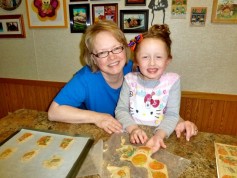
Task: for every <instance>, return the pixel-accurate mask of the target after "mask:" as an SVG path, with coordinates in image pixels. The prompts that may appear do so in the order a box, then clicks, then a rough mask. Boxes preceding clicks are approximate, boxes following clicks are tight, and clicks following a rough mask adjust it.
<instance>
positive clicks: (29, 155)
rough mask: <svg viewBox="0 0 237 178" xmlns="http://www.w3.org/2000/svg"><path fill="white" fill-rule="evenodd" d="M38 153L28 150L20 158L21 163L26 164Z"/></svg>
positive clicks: (37, 151) (36, 150) (35, 150)
mask: <svg viewBox="0 0 237 178" xmlns="http://www.w3.org/2000/svg"><path fill="white" fill-rule="evenodd" d="M38 153H39V150H38V149H34V150H30V151H28V152H26V153H24V154H23V155H22V157H21V161H22V162H27V161H30V160H31V159H33V158H34V157H35V156H36V155H37V154H38Z"/></svg>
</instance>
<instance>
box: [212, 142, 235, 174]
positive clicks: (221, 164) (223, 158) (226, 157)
mask: <svg viewBox="0 0 237 178" xmlns="http://www.w3.org/2000/svg"><path fill="white" fill-rule="evenodd" d="M214 145H215V156H216V164H217V175H218V178H222V177H230V178H232V177H233V178H235V177H237V146H236V145H227V144H222V143H214Z"/></svg>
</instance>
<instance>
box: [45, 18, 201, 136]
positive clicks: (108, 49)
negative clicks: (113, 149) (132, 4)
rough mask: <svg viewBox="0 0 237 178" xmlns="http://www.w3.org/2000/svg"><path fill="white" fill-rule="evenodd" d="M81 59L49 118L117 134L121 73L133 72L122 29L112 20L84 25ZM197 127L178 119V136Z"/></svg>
mask: <svg viewBox="0 0 237 178" xmlns="http://www.w3.org/2000/svg"><path fill="white" fill-rule="evenodd" d="M81 46H83V47H84V49H82V54H81V55H82V59H83V60H84V62H85V63H86V66H84V67H83V68H82V69H80V70H79V71H78V72H77V73H76V74H75V75H74V76H73V78H72V79H71V80H70V81H69V82H68V83H67V84H66V85H65V87H64V88H63V89H62V90H61V91H60V92H59V94H58V95H57V96H56V97H55V99H54V101H53V102H52V104H51V106H50V108H49V111H48V117H49V120H51V121H60V122H67V123H93V124H95V125H96V126H98V127H99V128H102V129H104V130H105V131H106V132H107V133H109V134H112V133H119V132H121V131H122V125H121V124H120V123H119V122H118V121H117V120H116V119H115V118H114V111H115V107H116V105H117V102H118V98H119V93H120V89H121V86H122V83H123V76H124V75H125V74H127V73H128V72H131V71H132V62H131V61H128V60H127V59H128V57H129V50H130V49H129V48H128V45H127V40H126V38H125V35H124V34H123V32H122V31H121V30H120V29H119V28H118V26H117V24H115V23H114V22H112V21H100V22H99V23H96V24H94V25H91V26H90V27H88V28H87V30H86V32H85V34H84V36H83V38H82V41H81ZM195 130H197V127H196V126H195V125H194V124H193V123H191V122H189V121H183V120H180V122H179V124H178V125H177V127H176V134H177V136H178V137H179V136H180V134H181V132H183V131H186V138H187V140H189V138H190V137H191V136H193V135H196V134H197V131H195Z"/></svg>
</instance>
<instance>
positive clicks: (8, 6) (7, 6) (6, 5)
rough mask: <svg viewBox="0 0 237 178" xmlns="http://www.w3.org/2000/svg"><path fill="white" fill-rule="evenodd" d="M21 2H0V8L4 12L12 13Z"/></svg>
mask: <svg viewBox="0 0 237 178" xmlns="http://www.w3.org/2000/svg"><path fill="white" fill-rule="evenodd" d="M21 1H22V0H0V7H1V8H3V9H4V10H8V11H12V10H15V9H16V8H18V7H19V6H20V4H21Z"/></svg>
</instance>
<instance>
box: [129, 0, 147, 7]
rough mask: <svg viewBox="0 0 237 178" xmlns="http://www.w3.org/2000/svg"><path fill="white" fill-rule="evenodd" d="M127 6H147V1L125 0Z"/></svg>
mask: <svg viewBox="0 0 237 178" xmlns="http://www.w3.org/2000/svg"><path fill="white" fill-rule="evenodd" d="M125 6H146V0H125Z"/></svg>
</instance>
